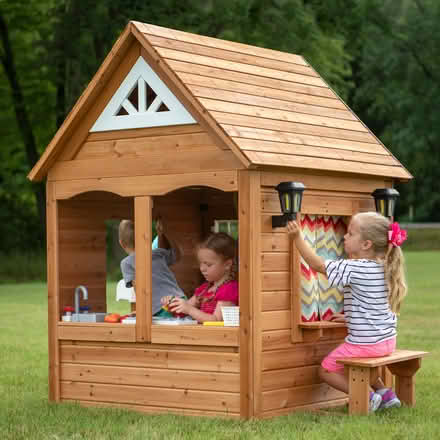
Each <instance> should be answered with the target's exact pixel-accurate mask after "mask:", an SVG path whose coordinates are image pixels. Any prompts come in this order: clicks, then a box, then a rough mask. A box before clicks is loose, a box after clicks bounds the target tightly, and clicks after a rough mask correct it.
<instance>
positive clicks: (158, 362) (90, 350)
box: [60, 324, 240, 373]
mask: <svg viewBox="0 0 440 440" xmlns="http://www.w3.org/2000/svg"><path fill="white" fill-rule="evenodd" d="M121 325H122V324H121ZM84 344H86V345H84ZM217 350H218V349H217ZM222 350H223V351H212V350H208V348H205V347H200V346H195V347H194V346H186V349H185V347H176V348H173V346H171V345H170V346H163V345H162V346H161V345H160V344H154V346H153V345H150V344H124V345H123V346H121V345H119V346H118V345H116V344H115V343H114V342H112V343H110V342H109V343H101V345H99V343H93V344H92V343H90V342H89V343H86V342H83V343H82V344H81V343H80V342H78V343H77V342H75V343H74V344H72V343H70V344H69V342H67V341H66V342H65V344H62V345H61V348H60V358H61V361H62V362H68V363H78V364H94V365H112V366H126V367H142V368H160V369H174V370H191V371H213V372H223V373H239V371H240V362H239V360H240V359H239V354H238V353H234V352H231V351H227V350H228V348H227V347H223V348H222ZM201 359H203V362H200V360H201Z"/></svg>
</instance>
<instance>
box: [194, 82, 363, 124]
mask: <svg viewBox="0 0 440 440" xmlns="http://www.w3.org/2000/svg"><path fill="white" fill-rule="evenodd" d="M189 89H190V90H191V92H192V93H193V94H194V96H197V97H198V98H201V102H202V103H203V99H207V98H209V99H215V100H217V101H222V102H228V103H233V104H242V105H250V106H252V107H255V109H256V110H255V111H256V112H258V114H259V115H261V113H260V111H259V109H260V108H266V109H275V110H279V111H280V112H281V111H283V114H287V115H289V113H299V114H304V115H315V116H318V117H326V118H331V120H333V119H342V120H347V121H357V122H358V121H359V119H358V118H357V117H356V116H354V114H353V113H352V112H351V111H349V110H348V109H347V108H344V109H335V108H327V107H321V106H316V105H311V104H302V103H297V102H295V101H293V102H291V101H288V100H287V99H286V98H284V99H275V98H267V97H265V96H258V95H255V92H254V94H245V93H243V92H230V91H228V90H222V89H217V88H214V87H213V86H211V87H202V86H191V85H190V86H189ZM208 102H209V101H208ZM207 108H208V106H207ZM233 110H234V109H232V111H231V112H234V111H233ZM219 111H222V110H219ZM244 114H249V113H248V112H246V113H244ZM276 114H277V113H275V114H274V115H276ZM279 114H281V113H279ZM291 117H293V116H291ZM273 119H280V118H279V117H274V118H273ZM303 119H306V116H304V117H303ZM287 120H291V119H290V118H289V119H287ZM307 120H309V119H308V118H307ZM310 120H312V121H315V122H314V123H317V122H318V121H321V119H318V118H316V119H313V118H311V119H310ZM322 120H323V121H329V120H327V119H322ZM309 123H312V122H309Z"/></svg>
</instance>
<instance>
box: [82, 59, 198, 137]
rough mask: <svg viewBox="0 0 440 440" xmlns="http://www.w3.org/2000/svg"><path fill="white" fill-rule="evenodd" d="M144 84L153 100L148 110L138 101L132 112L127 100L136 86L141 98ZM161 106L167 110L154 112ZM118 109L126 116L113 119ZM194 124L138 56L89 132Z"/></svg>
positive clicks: (172, 95)
mask: <svg viewBox="0 0 440 440" xmlns="http://www.w3.org/2000/svg"><path fill="white" fill-rule="evenodd" d="M145 83H146V84H145ZM146 85H148V86H149V87H150V88H151V89H152V90H153V91H154V93H156V95H157V96H156V99H154V101H153V102H152V103H149V105H148V108H146V105H145V99H139V108H137V109H136V108H135V107H134V106H133V105H132V104H131V102H130V101H129V100H128V97H129V96H130V94H131V93H132V91H133V89H134V88H135V87H136V86H138V94H139V96H140V97H141V96H142V97H145V93H146V91H145V89H146ZM162 103H164V104H165V105H166V106H167V108H168V109H169V111H161V112H159V111H157V110H158V109H159V107H160V105H161V104H162ZM121 107H123V108H124V110H125V111H127V113H128V115H119V116H117V114H118V113H119V111H120V109H121ZM195 123H196V121H195V120H194V118H193V117H192V116H191V115H190V113H189V112H188V110H186V108H185V107H184V106H183V105H182V104H181V103H180V101H179V100H178V99H177V98H176V97H175V96H174V94H173V93H172V92H171V91H170V89H169V88H168V87H167V86H166V85H165V84H164V83H163V81H162V80H161V79H160V78H159V77H158V76H157V74H156V73H155V72H154V71H153V69H152V68H151V67H150V66H149V65H148V63H147V62H146V61H145V60H144V59H143V58H142V57H139V59H138V60H137V61H136V63H135V64H134V66H133V67H132V69H131V70H130V72H129V73H128V75H127V76H126V77H125V79H124V81H122V83H121V85H120V86H119V88H118V90H117V91H116V93H115V94H114V95H113V97H112V98H111V99H110V102H109V103H108V104H107V106H106V107H105V109H104V110H103V112H102V113H101V115H100V116H99V118H98V119H97V120H96V122H95V124H94V125H93V127H92V128H91V129H90V131H91V132H93V131H108V130H123V129H130V128H144V127H162V126H166V125H181V124H195Z"/></svg>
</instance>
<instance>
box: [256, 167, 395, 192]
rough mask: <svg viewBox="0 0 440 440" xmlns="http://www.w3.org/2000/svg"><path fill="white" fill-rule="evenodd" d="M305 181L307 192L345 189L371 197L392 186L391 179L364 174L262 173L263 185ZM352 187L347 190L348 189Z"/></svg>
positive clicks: (272, 185) (270, 185)
mask: <svg viewBox="0 0 440 440" xmlns="http://www.w3.org/2000/svg"><path fill="white" fill-rule="evenodd" d="M287 181H294V182H303V183H304V185H305V186H306V189H307V192H309V190H318V191H343V192H345V193H346V194H347V195H349V193H352V194H354V193H363V194H365V195H366V194H367V195H368V196H370V197H371V193H372V192H373V191H374V190H375V189H376V188H385V187H390V185H391V180H390V179H385V178H383V177H382V178H380V177H376V176H369V177H362V176H350V177H343V176H335V175H329V174H328V173H325V174H320V173H316V171H315V172H310V173H305V172H301V173H295V172H292V171H291V172H283V171H265V172H264V173H262V174H261V185H262V186H269V187H275V186H277V185H278V184H279V183H280V182H287ZM348 188H349V189H350V191H349V192H347V189H348Z"/></svg>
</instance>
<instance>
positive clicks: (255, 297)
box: [238, 170, 262, 419]
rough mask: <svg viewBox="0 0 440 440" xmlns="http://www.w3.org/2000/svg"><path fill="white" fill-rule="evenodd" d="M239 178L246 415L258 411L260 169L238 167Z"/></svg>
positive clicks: (242, 381)
mask: <svg viewBox="0 0 440 440" xmlns="http://www.w3.org/2000/svg"><path fill="white" fill-rule="evenodd" d="M238 182H239V185H238V223H239V237H240V240H239V247H240V249H239V265H240V267H239V270H238V274H239V275H238V276H239V282H240V417H241V418H243V419H249V418H252V417H258V415H259V414H260V413H261V368H262V367H261V351H262V336H261V333H262V329H261V322H260V321H261V313H258V312H259V311H260V310H261V278H260V271H261V269H260V266H261V245H260V236H261V226H260V224H261V189H260V173H259V172H256V171H248V170H246V171H240V172H239V174H238ZM256 311H258V312H256Z"/></svg>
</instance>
